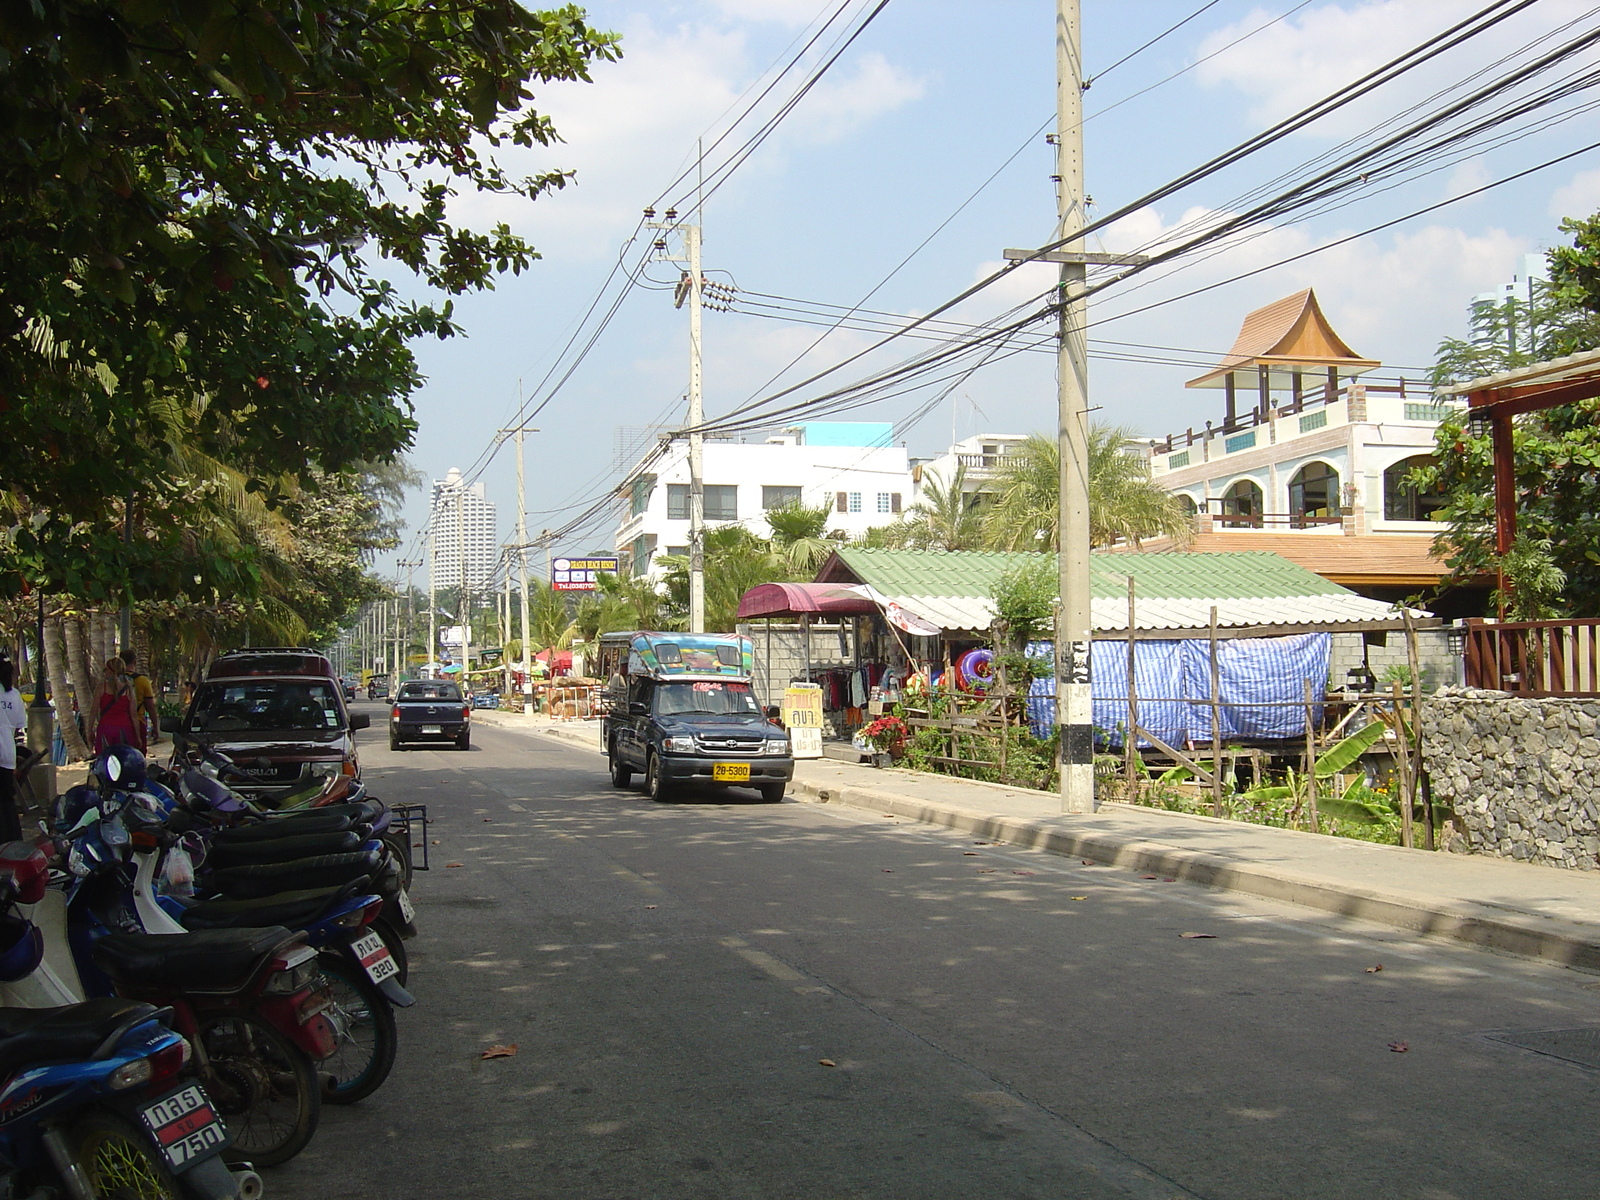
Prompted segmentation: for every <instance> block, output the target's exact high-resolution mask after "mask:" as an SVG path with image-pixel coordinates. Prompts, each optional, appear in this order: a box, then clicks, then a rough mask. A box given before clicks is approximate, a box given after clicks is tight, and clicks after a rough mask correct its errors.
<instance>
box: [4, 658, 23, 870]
mask: <svg viewBox="0 0 1600 1200" xmlns="http://www.w3.org/2000/svg"><path fill="white" fill-rule="evenodd" d="M15 683H16V667H15V666H14V665H13V664H12V662H11V660H10V659H9V658H0V842H19V841H21V840H22V818H21V817H20V816H19V815H18V813H17V733H18V731H19V730H23V729H26V728H27V727H28V711H27V709H26V707H25V706H24V705H23V702H22V693H21V692H19V691H17V689H16V687H15V686H14V685H15Z"/></svg>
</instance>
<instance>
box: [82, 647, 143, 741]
mask: <svg viewBox="0 0 1600 1200" xmlns="http://www.w3.org/2000/svg"><path fill="white" fill-rule="evenodd" d="M137 703H138V699H137V696H136V694H135V691H134V686H133V680H131V679H129V678H128V668H127V664H126V663H124V662H123V661H122V660H121V659H120V658H108V659H107V660H106V666H105V671H104V673H103V675H102V678H101V680H100V697H99V702H98V709H99V714H100V719H99V721H98V722H97V723H96V724H95V730H94V752H95V753H96V754H99V753H100V752H101V751H102V750H105V749H106V748H107V747H109V746H134V747H136V748H137V749H138V750H140V751H141V752H143V750H144V728H143V725H142V723H141V722H140V720H139V716H138V712H139V710H138V708H137V707H135V706H136V705H137Z"/></svg>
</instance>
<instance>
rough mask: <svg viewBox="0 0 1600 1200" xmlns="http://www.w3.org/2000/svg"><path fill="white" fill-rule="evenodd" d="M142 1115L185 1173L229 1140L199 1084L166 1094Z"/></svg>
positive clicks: (170, 1161)
mask: <svg viewBox="0 0 1600 1200" xmlns="http://www.w3.org/2000/svg"><path fill="white" fill-rule="evenodd" d="M139 1115H140V1117H142V1118H143V1119H144V1124H145V1128H147V1129H148V1130H149V1131H150V1136H151V1137H153V1138H155V1140H156V1145H158V1146H160V1147H161V1153H162V1154H163V1155H164V1156H165V1157H166V1160H167V1163H168V1164H169V1165H170V1166H171V1167H172V1168H173V1169H174V1170H178V1171H181V1170H183V1169H184V1168H185V1167H187V1166H189V1165H190V1164H191V1163H194V1162H197V1161H199V1160H200V1159H202V1158H205V1157H207V1156H208V1155H210V1154H211V1153H212V1152H213V1151H215V1150H218V1149H220V1148H221V1147H222V1146H224V1145H226V1144H227V1141H228V1131H227V1129H225V1128H224V1127H223V1124H222V1121H221V1119H220V1118H219V1117H218V1116H217V1110H216V1109H214V1108H213V1107H212V1106H211V1101H210V1100H209V1099H208V1098H207V1097H206V1094H205V1092H204V1091H202V1090H201V1088H200V1085H199V1084H197V1083H192V1084H190V1085H188V1086H187V1087H182V1088H179V1089H178V1090H177V1091H175V1092H169V1093H167V1095H165V1096H163V1097H162V1098H161V1099H159V1100H157V1101H156V1102H155V1103H154V1104H148V1105H146V1106H145V1107H144V1108H143V1109H142V1110H141V1111H140V1113H139Z"/></svg>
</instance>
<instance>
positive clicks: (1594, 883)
mask: <svg viewBox="0 0 1600 1200" xmlns="http://www.w3.org/2000/svg"><path fill="white" fill-rule="evenodd" d="M475 717H487V718H489V720H488V722H487V723H490V724H495V725H500V726H503V727H507V728H520V729H527V730H529V731H531V732H540V733H542V734H544V735H545V736H554V737H557V738H560V739H561V740H563V741H566V742H569V743H572V744H574V745H580V746H584V747H587V748H589V749H592V750H594V751H595V752H597V753H598V752H600V751H601V749H602V748H601V746H600V742H599V736H600V735H599V724H600V723H599V722H598V721H565V722H563V721H551V720H549V719H547V718H544V717H540V716H534V717H523V716H521V715H520V714H511V713H483V714H475ZM790 795H791V796H792V797H793V798H795V799H797V800H803V801H809V802H811V803H820V804H848V805H852V806H854V807H856V808H863V809H868V810H871V811H875V812H880V813H885V814H893V815H895V816H898V817H904V818H907V819H910V820H914V821H920V822H923V823H925V824H928V825H938V826H942V827H944V828H946V829H955V830H960V831H961V832H963V833H970V834H974V835H977V836H979V837H981V838H983V839H984V840H986V841H995V842H1005V843H1007V844H1009V845H1014V846H1026V847H1030V848H1033V849H1036V850H1043V851H1046V852H1047V853H1051V854H1060V855H1063V856H1066V857H1073V856H1076V857H1078V858H1083V859H1089V860H1090V861H1093V862H1099V863H1106V864H1111V865H1116V866H1122V867H1128V868H1132V869H1135V870H1142V871H1146V872H1148V873H1150V874H1152V875H1162V876H1166V877H1176V878H1179V879H1183V880H1187V881H1188V882H1191V883H1198V884H1202V885H1204V886H1206V887H1214V888H1221V889H1224V890H1227V891H1234V892H1244V893H1247V894H1249V895H1252V896H1260V897H1263V898H1265V899H1269V900H1281V901H1288V902H1289V903H1292V904H1301V905H1305V906H1307V907H1310V908H1317V909H1322V910H1324V911H1327V912H1333V913H1339V914H1341V915H1344V916H1349V917H1359V918H1361V919H1364V920H1368V921H1377V922H1379V923H1381V924H1384V925H1390V926H1394V927H1396V928H1400V929H1407V930H1412V931H1414V932H1416V933H1421V934H1424V935H1426V936H1429V937H1440V938H1450V939H1453V940H1456V941H1461V942H1467V943H1470V944H1472V945H1476V946H1480V947H1484V948H1487V949H1491V950H1498V951H1501V952H1504V953H1508V954H1517V955H1522V956H1525V957H1528V958H1538V959H1544V960H1546V961H1549V962H1554V963H1560V964H1563V965H1566V966H1573V967H1582V968H1586V969H1589V970H1595V971H1600V871H1597V872H1589V871H1563V870H1558V869H1555V868H1552V867H1539V866H1532V865H1528V864H1525V863H1517V862H1511V861H1508V860H1506V859H1499V858H1486V857H1478V856H1475V855H1460V854H1444V853H1432V852H1429V851H1427V850H1405V849H1402V848H1400V847H1398V846H1379V845H1374V844H1372V843H1370V842H1358V841H1353V840H1351V839H1348V838H1335V837H1326V836H1322V835H1319V834H1314V833H1303V832H1299V831H1296V830H1287V829H1273V828H1270V827H1268V826H1262V825H1249V824H1246V823H1244V822H1242V821H1225V820H1218V819H1216V818H1213V817H1198V816H1189V815H1187V814H1184V813H1170V812H1164V811H1161V810H1159V809H1151V808H1143V807H1140V806H1137V805H1127V804H1108V805H1106V806H1105V807H1103V808H1102V809H1101V810H1100V811H1099V812H1097V813H1095V814H1093V815H1067V814H1063V813H1061V812H1060V811H1059V806H1060V800H1059V798H1058V797H1056V796H1054V795H1051V794H1049V793H1044V792H1031V791H1026V790H1023V789H1020V788H1010V787H1003V786H1001V785H999V784H991V783H978V782H974V781H972V780H965V779H955V778H952V777H949V776H943V775H930V774H925V773H922V772H914V771H903V770H898V769H894V768H890V769H885V770H880V769H877V768H874V767H870V766H857V765H854V764H850V763H842V762H837V761H835V760H833V759H826V758H825V759H820V760H818V759H812V760H806V761H802V762H799V763H797V764H796V765H795V779H794V783H793V784H791V785H790Z"/></svg>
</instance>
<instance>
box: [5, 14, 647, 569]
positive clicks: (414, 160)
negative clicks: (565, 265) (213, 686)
mask: <svg viewBox="0 0 1600 1200" xmlns="http://www.w3.org/2000/svg"><path fill="white" fill-rule="evenodd" d="M616 53H617V51H616V49H615V45H614V39H613V38H612V37H611V36H610V35H607V34H602V33H598V32H596V31H594V30H592V29H590V28H589V27H588V25H587V24H586V23H585V21H584V18H583V14H582V13H581V12H580V11H579V10H578V9H576V8H571V7H568V8H564V9H561V10H559V11H555V12H543V13H541V12H532V11H529V10H527V9H524V8H523V7H521V5H519V4H517V3H514V2H513V0H467V2H464V3H460V4H448V5H447V4H432V3H420V2H417V0H402V2H401V3H396V4H390V5H384V6H373V5H371V4H369V3H366V2H365V0H299V2H297V3H271V2H263V0H228V2H226V3H224V2H222V0H141V2H140V3H120V4H84V3H81V2H80V0H34V2H32V3H27V4H5V5H0V136H3V137H4V140H5V143H6V145H7V146H8V147H10V148H11V152H9V153H7V154H5V155H4V156H0V338H3V339H4V342H5V352H4V353H3V354H0V397H3V398H4V401H3V404H0V413H3V414H4V415H3V419H4V421H5V428H6V431H7V433H8V436H7V437H6V438H5V442H6V445H7V454H6V455H5V457H4V459H3V460H0V494H4V495H6V496H8V497H9V498H11V499H12V500H13V501H14V502H15V503H14V506H13V509H12V515H13V518H15V517H16V515H17V511H16V510H17V509H22V510H24V511H25V516H24V518H23V520H21V521H18V522H17V523H16V524H14V525H13V526H12V529H11V534H10V536H9V537H8V538H7V539H6V542H5V544H4V545H3V546H0V571H3V572H12V573H14V574H21V575H24V576H25V577H26V578H27V579H28V580H30V581H31V582H32V583H34V584H37V585H41V586H45V587H48V588H51V589H53V590H58V591H68V592H73V593H75V594H78V595H82V596H88V597H96V596H109V595H112V594H115V593H118V592H121V591H123V590H125V589H126V588H128V587H129V586H132V587H133V588H134V589H135V590H136V591H139V592H142V593H145V594H151V595H158V594H162V589H164V588H166V587H168V586H170V584H171V582H172V580H171V579H170V578H169V577H168V576H167V575H164V574H163V572H162V570H161V566H160V563H161V559H162V557H163V555H164V554H165V553H166V552H167V551H168V550H169V549H170V548H171V547H172V546H173V545H174V544H176V543H177V542H178V541H179V538H178V536H177V533H176V531H178V530H181V529H183V528H184V521H183V520H182V518H183V517H185V516H186V515H187V512H188V508H187V507H186V500H185V497H184V496H183V495H182V494H181V492H179V491H178V490H177V489H176V488H174V487H172V486H171V485H170V484H168V483H166V482H165V481H164V480H163V478H162V477H163V475H164V474H165V473H166V472H168V471H169V470H170V468H171V465H172V462H173V460H174V458H175V456H176V455H177V454H178V451H179V448H180V447H187V448H190V449H193V450H195V451H198V452H199V453H201V454H203V455H205V456H208V457H210V458H211V459H213V460H215V461H218V462H222V463H225V464H227V466H228V467H229V468H230V469H233V470H236V471H237V472H239V473H240V475H241V476H242V477H243V479H244V481H245V487H246V488H247V489H249V490H251V491H259V492H261V493H263V494H264V495H266V496H267V497H268V499H269V500H270V501H271V502H272V503H273V504H274V505H276V504H278V503H280V502H281V501H283V500H284V499H286V498H287V497H288V496H289V495H290V493H291V492H292V488H293V486H294V480H295V479H299V480H300V481H301V482H302V483H303V482H306V481H308V480H309V479H310V478H311V475H312V473H313V472H322V473H324V474H325V475H339V474H342V473H345V472H348V471H352V470H356V471H359V470H360V469H361V466H362V464H363V463H367V462H373V461H379V460H385V459H389V458H392V457H393V456H395V455H396V454H398V453H399V452H400V451H401V450H403V449H404V448H405V447H406V446H407V445H408V444H409V442H410V440H411V437H412V434H413V432H414V430H415V424H414V422H413V420H412V418H411V414H410V408H409V402H408V399H407V398H408V396H409V395H410V393H411V392H413V391H414V390H415V388H416V387H418V386H419V385H420V382H421V380H420V377H419V375H418V374H417V370H416V366H415V363H414V360H413V358H412V355H411V352H410V350H409V349H408V345H407V344H408V342H409V341H411V340H412V339H414V338H417V337H421V336H437V337H449V336H452V335H453V334H455V333H456V332H458V328H457V326H456V325H455V323H454V320H453V313H452V306H451V301H450V299H448V297H451V296H454V295H457V294H461V293H465V292H470V291H473V290H477V289H482V288H486V287H490V286H492V281H493V278H494V276H495V275H496V274H497V273H499V272H503V271H507V270H511V271H520V270H522V269H524V268H526V267H527V266H528V265H529V263H530V262H531V261H532V260H533V258H534V257H535V253H534V251H533V249H532V248H531V247H530V246H528V245H527V244H526V243H524V242H523V241H522V240H521V239H519V238H518V237H516V236H515V235H514V234H512V233H511V232H510V230H509V229H508V228H507V227H506V226H503V225H502V226H499V227H496V228H495V229H493V230H491V231H489V232H487V233H479V232H475V231H473V230H470V229H465V228H462V227H459V226H456V225H454V224H452V223H451V221H450V219H449V211H450V209H451V207H452V200H453V198H454V197H456V196H457V195H458V194H460V193H463V192H489V193H496V194H500V195H504V196H511V197H522V198H525V199H533V198H536V197H538V196H539V195H542V194H543V193H545V192H547V191H549V190H550V189H552V188H558V187H561V186H564V185H565V183H566V182H567V180H568V176H567V175H566V174H564V173H562V172H547V173H545V174H542V175H539V176H536V177H534V178H528V179H519V178H515V177H512V176H510V175H508V174H506V173H505V172H504V171H502V170H501V168H500V167H499V166H497V165H496V164H495V162H494V161H493V159H492V158H491V157H488V155H486V154H485V153H484V152H483V151H482V150H481V149H480V148H481V147H488V148H489V149H490V150H492V149H493V148H494V147H497V146H502V145H505V144H506V143H508V142H509V143H511V144H514V145H518V146H525V147H526V146H534V145H550V144H552V143H553V142H554V141H555V140H556V134H555V131H554V129H553V127H552V126H551V124H550V122H549V120H548V118H546V117H545V116H543V115H541V114H540V113H538V112H537V111H536V110H534V109H532V108H531V107H530V106H529V102H530V100H531V96H530V93H529V91H528V85H529V84H530V83H531V82H532V81H535V80H554V79H583V78H587V71H588V66H589V63H590V62H592V61H594V60H596V59H609V58H613V57H615V56H616ZM380 263H381V265H379V264H380ZM396 269H400V270H402V271H409V272H411V273H413V274H415V275H416V276H418V277H419V278H420V280H421V282H422V284H423V285H424V287H426V288H428V289H431V290H433V291H434V292H437V293H440V294H442V296H443V297H445V299H443V301H442V303H423V302H416V301H410V300H406V299H403V298H402V297H401V295H400V293H399V292H398V291H397V289H396V288H395V286H394V284H393V283H392V282H391V281H390V275H391V274H392V272H393V271H394V270H396ZM130 485H133V486H136V487H137V488H138V490H139V491H140V494H141V499H142V500H143V501H144V502H146V503H151V504H154V505H156V506H159V507H164V508H167V509H170V510H172V512H173V513H174V514H176V515H177V516H178V517H179V518H180V519H179V520H178V521H176V522H175V523H173V524H172V525H171V526H170V527H169V530H170V531H172V536H170V537H166V538H162V537H158V538H156V539H152V541H153V543H154V544H155V545H156V549H153V550H151V549H147V548H146V547H139V546H135V547H133V548H131V549H129V550H128V551H127V552H126V553H124V552H123V551H122V550H120V549H119V539H118V538H117V536H116V533H117V531H116V530H115V529H114V526H115V525H116V523H117V521H118V518H119V515H120V513H121V509H122V506H123V504H124V502H125V498H126V495H127V492H128V489H129V487H130ZM195 548H196V549H200V548H201V547H198V546H197V547H195ZM206 549H207V552H208V553H209V554H210V555H212V556H214V557H219V558H226V557H228V555H229V554H230V552H231V551H232V549H233V548H231V547H229V546H228V545H227V543H226V539H225V538H224V539H223V540H222V541H220V542H218V543H216V544H215V545H213V546H211V547H209V548H206ZM253 570H254V567H253V564H252V562H251V560H250V556H249V555H248V554H244V553H240V554H239V555H238V556H237V557H236V558H235V559H234V560H233V562H232V564H231V565H229V566H228V567H227V568H225V569H220V570H213V571H212V572H211V573H210V580H209V582H211V583H212V584H214V585H215V586H218V587H222V586H232V585H234V584H237V583H250V582H252V581H251V579H250V578H249V576H250V574H251V572H252V571H253ZM230 572H233V573H235V574H236V575H238V576H239V578H237V579H229V578H227V576H228V575H229V573H230ZM202 574H205V573H204V572H202Z"/></svg>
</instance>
